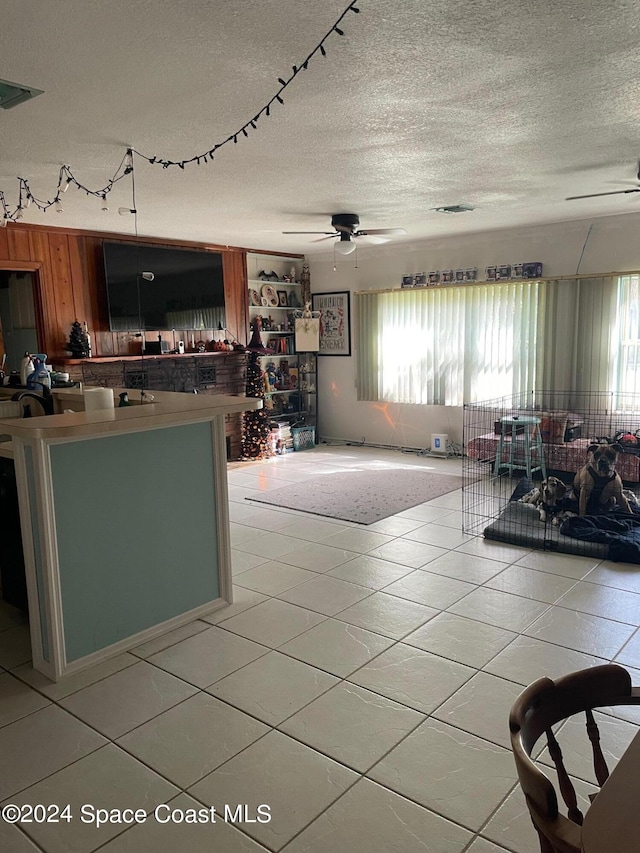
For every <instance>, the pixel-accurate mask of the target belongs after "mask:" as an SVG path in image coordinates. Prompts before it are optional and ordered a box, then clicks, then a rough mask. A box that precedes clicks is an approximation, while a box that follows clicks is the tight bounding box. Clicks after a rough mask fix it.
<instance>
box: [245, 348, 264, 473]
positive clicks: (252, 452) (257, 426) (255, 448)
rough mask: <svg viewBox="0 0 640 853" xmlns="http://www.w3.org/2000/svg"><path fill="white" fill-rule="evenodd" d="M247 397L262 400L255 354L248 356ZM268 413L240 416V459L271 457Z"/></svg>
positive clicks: (260, 370) (262, 381)
mask: <svg viewBox="0 0 640 853" xmlns="http://www.w3.org/2000/svg"><path fill="white" fill-rule="evenodd" d="M246 395H247V397H254V398H255V397H258V398H262V399H264V374H263V372H262V368H261V367H260V361H259V359H258V356H257V355H256V353H254V352H252V353H250V355H249V363H248V365H247V385H246ZM270 430H271V427H270V425H269V412H268V410H267V409H255V410H254V411H251V412H243V414H242V458H243V459H264V458H265V457H266V456H271V449H270V446H269V433H270Z"/></svg>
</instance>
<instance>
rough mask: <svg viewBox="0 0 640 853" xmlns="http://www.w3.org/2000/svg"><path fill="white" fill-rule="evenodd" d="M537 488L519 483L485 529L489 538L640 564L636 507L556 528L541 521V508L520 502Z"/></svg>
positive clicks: (639, 522)
mask: <svg viewBox="0 0 640 853" xmlns="http://www.w3.org/2000/svg"><path fill="white" fill-rule="evenodd" d="M533 485H534V484H533V483H532V481H531V480H529V479H527V478H526V477H523V478H522V479H521V480H520V481H519V482H518V484H517V485H516V487H515V489H514V491H513V494H512V495H511V497H510V499H509V503H508V504H507V506H506V507H505V508H504V510H503V511H502V512H501V513H500V515H499V516H498V518H497V519H496V520H495V521H494V522H492V523H491V524H489V525H488V527H485V529H484V536H485V539H494V540H496V541H497V542H506V543H508V544H510V545H523V546H524V547H526V548H536V549H538V550H544V551H558V552H560V553H563V554H578V555H580V556H584V557H598V558H600V559H609V560H612V561H613V562H625V563H636V564H640V512H639V511H638V510H637V509H636V508H634V512H633V515H632V516H629V515H628V514H627V513H621V512H620V511H619V510H614V511H613V512H611V513H605V514H602V515H587V516H584V517H583V518H578V517H577V516H575V517H571V518H568V519H567V520H566V521H564V522H563V523H562V524H561V525H560V526H559V527H556V526H555V525H553V524H549V523H547V524H545V523H544V522H542V521H540V515H539V513H538V509H537V507H535V506H534V505H533V504H527V503H521V502H520V498H521V497H523V496H524V495H526V493H527V492H528V491H529V490H530V489H531V488H532V487H533ZM566 508H567V509H571V510H577V506H574V505H572V504H571V503H567V504H566Z"/></svg>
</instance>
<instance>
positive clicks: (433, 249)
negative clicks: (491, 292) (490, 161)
mask: <svg viewBox="0 0 640 853" xmlns="http://www.w3.org/2000/svg"><path fill="white" fill-rule="evenodd" d="M634 198H635V197H634ZM460 215H461V216H464V215H465V214H460ZM590 226H593V227H592V228H591V233H590V235H589V239H588V241H587V245H586V248H585V250H584V255H583V256H582V260H581V261H580V256H581V253H582V250H583V246H584V244H585V240H586V238H587V234H588V233H589V228H590ZM528 261H541V262H542V264H543V276H544V277H545V278H549V277H552V276H559V275H575V273H576V271H577V270H578V262H579V261H580V267H579V272H580V273H583V274H588V273H608V272H618V271H620V272H623V271H630V270H633V271H635V270H638V269H640V213H636V214H627V215H624V216H610V217H605V218H600V219H594V220H580V221H574V222H561V223H555V224H551V225H544V226H535V227H531V228H517V229H515V228H514V229H511V230H508V231H488V232H483V233H474V234H465V235H461V236H459V237H446V238H438V239H437V240H429V241H424V242H420V243H404V244H393V243H387V244H385V245H384V246H375V247H366V248H363V249H362V250H360V249H359V250H358V267H357V269H356V268H355V257H354V255H349V256H348V257H344V256H341V255H338V256H337V260H336V267H337V269H336V271H335V272H334V269H333V267H334V260H333V254H331V255H312V256H311V257H310V259H309V265H310V270H311V289H312V291H315V292H326V291H329V292H330V291H342V290H349V291H351V292H352V293H353V292H355V291H359V290H381V289H385V288H396V287H399V286H400V279H401V276H402V275H403V274H412V273H417V272H429V271H431V270H442V269H454V270H455V269H462V268H467V267H478V273H479V275H480V274H481V273H482V274H483V273H484V269H485V267H486V266H489V265H491V264H501V263H503V264H506V263H517V262H528ZM351 301H352V311H353V297H352V300H351ZM357 346H358V341H357V340H355V337H354V336H353V322H352V353H355V348H356V347H357ZM318 365H319V367H318V372H319V381H318V390H319V399H318V408H319V434H320V436H321V437H322V438H336V439H346V440H349V441H361V440H363V439H364V440H365V441H366V442H367V443H368V444H387V445H393V446H399V447H419V448H424V447H429V445H430V442H431V433H433V432H446V433H449V435H450V436H451V437H452V439H453V440H454V441H458V442H460V441H461V440H462V409H460V408H453V407H445V406H414V405H400V404H386V405H381V404H379V403H363V402H357V400H356V387H355V358H354V357H353V355H352V357H351V358H347V357H336V356H323V357H319V358H318Z"/></svg>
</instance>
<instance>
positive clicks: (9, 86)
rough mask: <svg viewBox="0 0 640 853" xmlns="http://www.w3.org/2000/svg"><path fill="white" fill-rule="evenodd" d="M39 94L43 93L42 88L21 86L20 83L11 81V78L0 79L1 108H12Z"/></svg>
mask: <svg viewBox="0 0 640 853" xmlns="http://www.w3.org/2000/svg"><path fill="white" fill-rule="evenodd" d="M37 95H42V89H35V88H34V87H33V86H21V85H20V83H11V82H9V80H0V109H3V110H10V109H11V108H12V107H17V106H18V104H22V103H24V102H25V101H30V100H31V98H35V97H36V96H37Z"/></svg>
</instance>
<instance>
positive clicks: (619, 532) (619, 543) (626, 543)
mask: <svg viewBox="0 0 640 853" xmlns="http://www.w3.org/2000/svg"><path fill="white" fill-rule="evenodd" d="M560 531H561V532H562V533H563V534H564V535H566V536H573V537H574V538H576V539H581V540H582V541H583V542H601V543H604V544H606V545H608V546H609V559H610V560H613V562H615V563H639V564H640V518H638V517H637V516H634V517H632V516H630V515H628V513H624V515H617V514H615V513H612V514H610V515H585V516H583V517H582V518H580V517H579V516H577V515H576V516H573V517H572V518H568V519H567V520H566V521H564V522H563V523H562V526H561V527H560Z"/></svg>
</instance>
